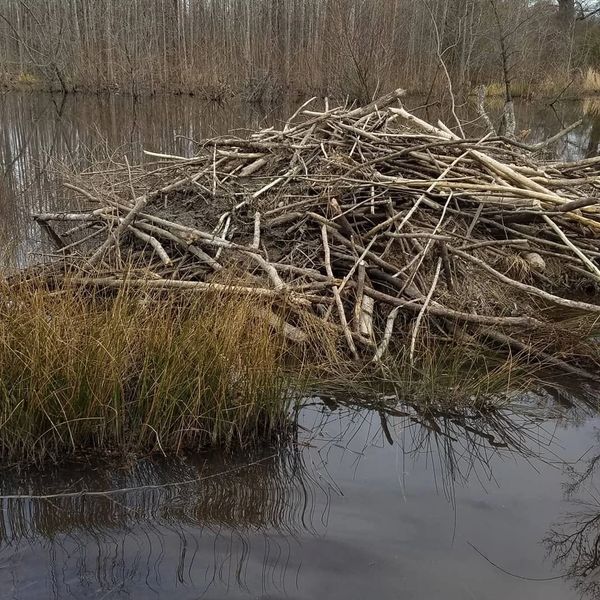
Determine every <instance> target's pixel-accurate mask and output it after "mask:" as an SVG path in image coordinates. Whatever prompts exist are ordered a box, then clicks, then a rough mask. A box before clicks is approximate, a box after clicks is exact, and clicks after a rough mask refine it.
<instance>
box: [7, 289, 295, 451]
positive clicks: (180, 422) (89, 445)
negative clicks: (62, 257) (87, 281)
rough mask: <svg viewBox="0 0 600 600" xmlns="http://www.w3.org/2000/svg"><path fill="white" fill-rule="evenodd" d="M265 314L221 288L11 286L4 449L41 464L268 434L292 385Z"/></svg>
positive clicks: (280, 422)
mask: <svg viewBox="0 0 600 600" xmlns="http://www.w3.org/2000/svg"><path fill="white" fill-rule="evenodd" d="M268 310H270V307H269V306H268V303H266V302H260V301H258V302H257V300H256V299H255V298H243V297H241V298H240V297H239V296H237V297H235V298H232V297H230V296H228V295H227V294H226V293H222V294H211V295H203V296H202V297H189V296H188V297H186V296H185V295H181V294H179V295H176V294H169V295H166V296H165V295H162V296H160V297H159V296H158V295H156V294H155V295H150V294H148V293H145V292H143V291H139V290H138V291H133V290H127V289H123V290H121V291H119V292H118V293H116V294H114V295H109V296H107V295H106V294H100V293H92V294H90V293H89V292H86V293H83V292H82V291H78V290H76V289H68V288H66V289H62V290H60V291H56V290H55V291H52V290H49V289H47V288H45V287H43V286H42V287H35V286H33V285H25V286H12V287H10V288H9V287H6V288H5V289H4V290H2V302H1V305H0V375H1V377H0V454H2V455H4V457H5V458H9V459H14V458H19V459H20V460H25V461H38V460H41V459H53V460H57V459H59V457H61V456H64V455H65V454H77V453H79V452H81V451H82V450H85V451H93V450H95V449H97V450H102V451H106V450H118V451H119V452H125V453H126V452H136V453H137V452H145V451H149V452H152V451H159V452H165V453H166V452H173V453H176V452H180V451H182V450H185V449H198V448H203V447H206V446H209V445H210V446H220V447H225V448H234V447H238V448H246V447H248V446H251V445H253V444H255V443H257V442H260V443H264V442H265V441H269V440H273V439H274V437H275V436H276V435H278V434H279V433H280V432H281V431H282V429H284V428H285V426H286V424H287V414H288V409H289V403H290V401H291V399H292V398H293V395H294V392H293V383H292V382H291V380H290V379H289V378H288V376H287V374H286V372H285V364H286V360H287V359H286V357H285V355H284V354H285V353H284V343H283V338H282V336H278V335H277V334H274V332H273V330H272V328H271V327H270V326H269V323H268V320H267V319H265V318H264V315H265V311H268ZM298 362H299V361H297V364H296V380H298V377H299V375H300V374H301V370H302V369H301V365H298Z"/></svg>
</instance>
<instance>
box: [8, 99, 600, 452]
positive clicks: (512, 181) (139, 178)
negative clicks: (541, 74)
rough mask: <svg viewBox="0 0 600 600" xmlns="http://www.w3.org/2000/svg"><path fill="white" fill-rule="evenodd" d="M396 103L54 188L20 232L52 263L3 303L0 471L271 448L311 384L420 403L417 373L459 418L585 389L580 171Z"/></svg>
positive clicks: (595, 252)
mask: <svg viewBox="0 0 600 600" xmlns="http://www.w3.org/2000/svg"><path fill="white" fill-rule="evenodd" d="M401 96H402V91H401V90H397V91H396V92H394V93H392V94H389V95H387V96H385V97H383V98H381V99H379V100H377V101H375V102H373V103H371V104H369V105H367V106H363V107H359V108H355V107H347V106H340V107H335V108H330V107H329V106H326V107H325V108H324V109H323V110H316V109H314V106H313V105H312V103H311V102H309V103H306V104H304V105H303V106H301V107H300V108H299V109H298V111H297V112H296V113H295V114H294V115H292V116H291V117H290V119H289V120H288V121H287V122H286V123H284V124H282V126H281V128H279V129H275V128H268V129H262V130H258V131H253V132H250V133H249V135H246V136H244V137H232V136H229V137H218V138H214V139H207V140H198V141H197V144H198V152H197V155H196V156H194V157H193V158H185V157H180V156H172V155H165V154H157V153H148V154H151V155H152V156H153V162H150V163H145V164H143V165H137V166H136V165H130V164H129V163H128V162H127V161H126V162H125V164H117V163H115V162H111V163H110V164H108V165H106V166H103V167H102V168H95V169H94V170H93V171H92V170H89V171H86V172H83V173H80V174H78V175H77V176H74V175H72V174H71V175H69V181H68V183H65V187H66V188H68V189H69V190H70V192H73V193H75V194H76V195H78V196H79V197H80V198H81V200H82V202H84V204H83V205H82V206H83V208H82V210H79V211H77V212H70V213H60V214H49V213H45V214H37V215H35V219H36V220H37V221H38V222H39V223H40V225H41V226H42V228H43V229H44V230H45V231H46V232H48V234H49V235H50V238H51V239H52V240H53V242H54V243H55V245H56V252H55V253H54V254H53V255H52V257H53V259H52V260H50V261H48V262H44V263H43V264H38V265H34V266H31V267H28V268H27V269H25V270H24V271H21V272H19V273H17V274H14V273H13V274H11V275H10V276H8V277H7V278H6V280H5V283H4V294H5V301H4V302H3V303H2V307H1V311H2V314H1V316H0V369H1V370H2V374H3V376H2V389H1V391H0V393H1V394H2V410H1V412H2V414H1V415H0V418H1V421H0V422H1V423H2V426H1V427H0V446H1V447H2V451H3V452H4V453H5V454H6V455H8V456H13V457H15V456H23V455H26V456H28V457H29V458H32V459H35V458H38V457H40V456H45V455H50V456H57V455H58V454H59V453H60V452H63V451H65V450H66V451H68V450H73V451H80V450H81V449H82V448H86V449H87V448H90V449H93V448H96V447H102V448H105V447H115V446H122V447H126V448H130V449H140V448H144V449H153V450H157V451H162V452H167V451H173V450H174V451H177V450H180V449H183V448H189V447H198V446H205V445H207V444H213V445H225V446H239V445H241V446H244V445H246V444H248V443H250V441H256V440H257V439H259V440H264V439H265V438H266V439H268V440H273V439H274V438H276V437H277V436H278V435H279V434H281V433H282V431H283V430H285V426H284V425H285V423H286V422H287V420H286V419H287V415H288V414H289V408H290V402H291V401H292V399H293V398H295V397H298V395H301V394H302V390H303V389H306V386H310V385H312V384H311V382H312V381H314V380H316V379H317V378H318V379H319V381H321V382H325V383H324V384H323V385H326V384H327V382H339V381H340V379H341V380H343V381H344V382H345V383H346V384H347V385H353V384H354V383H356V385H359V382H364V381H376V382H377V386H380V385H381V386H382V387H388V386H392V387H394V388H396V389H397V390H400V392H402V393H408V390H410V391H411V392H413V391H414V392H415V395H416V396H419V393H420V392H421V400H422V406H429V407H431V406H432V405H434V404H435V405H437V404H439V403H440V402H442V401H441V400H440V396H439V395H438V394H437V392H436V394H433V393H432V391H431V390H432V389H433V387H432V386H430V385H429V384H428V385H427V386H423V385H422V381H423V380H424V379H427V377H430V378H438V379H437V381H438V382H441V385H440V386H438V388H436V389H437V390H438V391H439V389H442V390H443V395H444V402H449V403H454V404H456V403H458V402H462V403H464V402H468V403H470V404H473V403H475V404H476V405H477V406H481V404H482V403H484V398H486V397H487V395H486V392H489V391H490V390H491V389H492V388H493V385H494V382H495V383H496V384H498V383H499V382H502V383H501V385H502V386H505V387H504V389H505V390H506V389H507V388H506V386H508V385H510V383H507V382H509V381H510V380H511V377H513V376H514V374H515V373H517V372H518V371H519V370H521V372H523V373H528V374H529V375H531V374H540V373H549V372H556V371H559V372H565V373H569V374H571V375H573V376H575V377H576V378H578V379H581V380H594V379H597V375H596V373H597V364H598V359H599V358H600V354H599V351H598V345H597V341H596V335H597V332H598V318H599V317H600V303H598V296H597V292H598V284H599V283H600V262H599V261H598V257H600V212H599V210H600V207H599V202H600V201H599V199H598V188H599V187H600V157H595V158H589V159H585V160H581V161H578V162H557V161H551V160H548V159H545V158H544V154H543V152H544V149H545V148H546V147H547V144H538V145H536V146H527V145H525V144H523V143H521V142H518V141H515V140H511V139H507V138H503V137H499V136H497V135H495V134H493V133H492V134H489V135H488V136H486V137H484V138H482V139H466V138H464V137H461V136H459V135H458V134H457V133H455V132H453V131H452V130H451V129H449V128H448V127H447V126H445V125H444V124H443V123H441V122H439V123H437V124H435V125H434V124H430V123H427V122H425V121H423V120H422V119H420V118H418V117H417V116H415V115H413V114H411V113H409V112H408V111H407V110H406V109H405V108H404V107H403V105H402V103H401V102H400V99H399V98H400V97H401ZM459 129H460V127H459ZM550 141H552V140H549V142H550ZM523 368H524V370H523ZM448 378H449V379H450V380H452V382H453V385H450V384H449V383H448V384H447V385H446V383H447V382H448ZM429 383H431V382H429ZM444 386H446V387H444ZM424 388H427V390H426V391H425V392H423V389H424ZM423 403H424V404H423Z"/></svg>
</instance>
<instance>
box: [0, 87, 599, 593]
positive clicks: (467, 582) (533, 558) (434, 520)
mask: <svg viewBox="0 0 600 600" xmlns="http://www.w3.org/2000/svg"><path fill="white" fill-rule="evenodd" d="M406 105H407V106H408V107H409V108H410V107H413V106H418V105H419V101H418V99H414V100H412V99H408V100H407V101H406ZM431 110H432V111H436V110H437V109H435V108H433V109H431ZM490 112H491V113H492V115H493V116H494V114H495V112H497V109H496V110H494V106H492V110H490ZM442 113H444V111H442ZM288 114H290V107H286V106H278V107H275V108H272V107H268V108H265V107H257V106H248V105H245V106H241V105H238V104H224V105H215V104H206V103H203V102H201V101H199V100H197V99H195V98H190V97H177V98H170V97H169V98H167V97H155V98H147V99H143V100H139V101H137V102H134V101H133V100H132V99H131V98H127V97H120V96H112V97H92V96H72V97H68V98H66V99H63V98H61V97H57V96H51V95H42V94H30V95H23V94H6V95H4V96H1V97H0V169H1V171H0V172H1V173H2V175H1V176H0V236H1V237H0V239H2V240H4V242H5V244H4V251H5V254H6V257H7V258H9V259H10V260H11V261H12V262H13V263H15V264H26V263H27V262H29V261H31V260H32V259H36V258H37V257H38V256H39V254H38V253H41V252H43V251H44V248H45V246H44V243H43V239H42V236H41V232H40V231H39V230H38V229H37V226H36V225H35V224H33V223H32V221H31V218H30V215H31V213H33V212H37V211H46V210H50V211H55V210H61V209H64V208H66V207H67V206H68V205H69V203H71V202H72V199H70V198H68V197H67V195H66V194H65V193H64V191H63V190H61V188H60V187H59V186H57V185H56V184H55V175H54V173H55V171H56V162H57V161H58V162H61V163H66V164H69V165H75V166H78V167H86V166H88V165H90V164H93V161H94V160H96V159H97V158H99V157H100V158H106V156H107V155H109V154H110V155H113V156H115V157H116V159H119V160H120V159H121V157H122V156H123V155H124V154H126V155H128V156H129V157H130V158H131V160H140V159H142V148H145V149H148V150H153V151H160V152H167V153H176V154H183V155H189V154H191V153H192V152H193V151H194V147H195V145H194V143H193V140H195V139H199V138H202V137H205V136H211V135H216V134H221V133H225V132H227V131H231V130H238V131H239V132H240V134H242V133H243V130H244V128H252V127H257V126H259V125H269V124H277V123H279V122H281V121H282V120H284V119H285V117H286V116H287V115H288ZM420 114H421V115H422V116H424V117H429V118H437V115H436V114H433V113H432V114H430V115H427V114H425V111H422V112H421V113H420ZM465 115H466V116H465V121H469V112H468V111H467V110H466V109H465ZM580 117H582V118H583V119H584V122H583V124H582V126H581V127H580V128H578V129H577V130H575V131H573V132H572V133H571V134H569V135H568V136H567V137H566V138H564V139H563V140H561V141H560V142H559V143H557V144H556V145H555V146H554V147H553V148H552V152H553V153H554V154H555V155H557V156H563V157H566V158H568V159H575V158H580V157H584V156H588V155H592V154H595V153H597V152H598V145H599V144H600V107H599V106H598V103H597V102H592V101H586V102H569V103H562V104H560V105H557V106H555V108H554V109H551V108H549V107H547V106H546V107H545V106H541V105H535V104H527V103H521V104H518V105H517V119H518V123H519V129H520V130H521V132H522V133H521V134H522V136H523V138H524V139H526V140H527V141H528V142H531V143H535V142H536V141H539V140H541V139H544V138H546V137H548V136H550V135H553V134H554V133H556V132H557V131H559V130H561V129H562V128H563V127H564V126H566V125H567V124H569V123H571V122H573V121H575V120H576V119H578V118H580ZM444 118H445V120H446V122H448V123H449V124H450V122H449V120H448V119H447V115H446V116H444ZM469 129H470V130H471V131H472V132H473V133H477V132H478V131H479V132H481V128H480V127H479V125H478V124H477V123H476V122H474V123H470V124H469ZM577 398H579V399H577ZM582 398H583V399H582ZM595 403H597V398H596V397H595V396H594V395H593V394H589V393H588V394H587V395H586V394H578V395H577V396H576V397H571V396H568V395H566V394H565V393H564V392H557V391H556V390H547V391H546V392H545V393H544V394H543V395H539V396H534V395H530V396H526V397H522V398H519V400H518V402H515V403H513V404H512V405H511V409H510V410H506V411H503V412H502V413H500V414H498V415H493V416H492V415H488V416H485V415H468V418H465V417H464V415H458V414H456V415H444V416H438V417H437V418H424V417H421V416H419V415H418V414H417V413H415V411H414V410H413V409H411V408H406V409H402V411H400V412H398V411H396V412H395V413H394V414H387V415H386V414H383V415H382V414H381V413H378V412H374V411H369V410H364V409H352V408H348V407H342V406H339V405H338V404H336V403H335V402H333V401H332V400H328V401H327V402H325V403H323V402H321V401H320V400H319V399H311V400H307V402H306V403H305V406H304V408H303V409H302V410H301V411H300V413H299V416H298V420H299V424H298V434H297V440H296V442H295V444H292V445H291V446H290V447H289V448H286V449H284V450H281V451H278V452H273V453H266V454H260V455H256V456H251V457H243V458H238V459H233V458H224V457H222V456H214V455H211V454H206V455H201V456H196V457H190V458H187V459H185V460H178V461H168V460H166V459H164V460H163V459H161V460H158V459H155V458H153V459H144V460H140V461H138V462H133V463H132V464H130V465H121V464H119V465H118V466H115V465H112V464H111V465H107V464H105V463H98V462H93V463H91V464H87V465H85V466H83V465H70V466H64V467H62V468H60V469H52V470H46V471H44V472H43V473H39V472H31V473H15V472H13V471H10V470H9V471H5V472H4V473H3V476H2V478H1V480H0V496H1V498H0V505H1V508H2V511H1V512H0V597H1V598H14V599H24V600H25V599H26V600H33V599H38V598H39V599H40V600H41V599H44V600H46V599H49V598H52V599H63V598H75V599H84V598H85V599H87V598H94V599H101V598H102V599H113V598H114V599H121V598H131V599H140V600H142V599H147V598H159V599H161V598H177V599H188V598H189V599H197V598H290V599H302V598H306V599H314V598H344V599H349V598H351V599H353V598H357V599H359V598H360V599H362V598H367V597H374V598H382V599H387V598H403V599H410V598H415V599H416V598H419V599H420V598H443V599H450V600H452V599H459V598H460V599H461V600H462V599H465V598H477V599H505V598H528V599H536V598H539V599H542V598H543V599H544V600H555V599H556V600H558V599H561V600H563V599H567V600H568V599H570V598H573V599H575V598H579V597H580V596H581V594H582V593H585V594H587V595H588V596H589V597H596V596H597V597H600V594H598V588H597V587H596V581H600V578H599V575H598V570H599V569H600V557H599V556H596V554H597V552H596V549H597V547H598V546H600V491H599V490H598V489H597V488H596V484H595V482H594V476H595V467H596V466H597V465H598V466H600V458H598V457H599V456H600V443H599V439H598V435H599V431H600V430H599V427H600V417H599V416H597V414H596V412H595V411H594V410H592V409H591V408H590V406H593V405H594V404H595ZM404 413H406V414H404ZM578 474H580V475H579V479H578ZM41 496H43V497H41ZM557 558H559V559H561V560H556V559H557Z"/></svg>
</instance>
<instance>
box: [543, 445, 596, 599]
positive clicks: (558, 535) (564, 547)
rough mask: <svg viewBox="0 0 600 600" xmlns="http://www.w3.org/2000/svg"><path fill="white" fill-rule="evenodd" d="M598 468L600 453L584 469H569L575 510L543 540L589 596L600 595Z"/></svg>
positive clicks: (569, 488) (567, 489)
mask: <svg viewBox="0 0 600 600" xmlns="http://www.w3.org/2000/svg"><path fill="white" fill-rule="evenodd" d="M598 438H599V440H600V436H598ZM599 470H600V454H597V455H595V456H593V457H592V458H590V459H588V460H587V461H586V463H585V468H584V469H583V470H582V471H577V470H576V469H575V468H571V469H569V472H570V480H569V482H568V483H567V484H566V485H565V496H566V497H567V498H568V499H569V500H570V501H571V503H572V504H573V506H574V510H572V511H570V512H569V513H567V514H565V515H563V516H562V517H561V518H560V519H559V520H558V521H557V522H556V523H555V524H554V525H553V526H552V528H551V529H550V531H549V533H548V536H547V537H546V539H545V540H544V542H545V544H546V547H547V550H548V554H549V555H550V556H552V557H553V559H554V560H555V562H556V564H557V565H560V567H561V568H563V569H565V576H566V577H567V578H569V579H570V580H572V581H573V583H574V585H575V587H576V588H577V589H578V590H580V591H581V592H582V593H583V594H584V595H586V596H588V597H590V598H600V489H599V488H598V487H597V483H596V482H595V478H596V477H597V475H598V472H599Z"/></svg>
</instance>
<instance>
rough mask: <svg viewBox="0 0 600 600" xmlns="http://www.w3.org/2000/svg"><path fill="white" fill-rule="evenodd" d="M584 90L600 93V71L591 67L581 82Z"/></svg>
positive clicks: (588, 92) (590, 92) (589, 92)
mask: <svg viewBox="0 0 600 600" xmlns="http://www.w3.org/2000/svg"><path fill="white" fill-rule="evenodd" d="M581 87H582V90H583V91H584V92H585V93H587V94H598V93H600V71H596V69H593V68H592V67H589V68H588V70H587V71H586V73H585V75H584V76H583V80H582V82H581Z"/></svg>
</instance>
